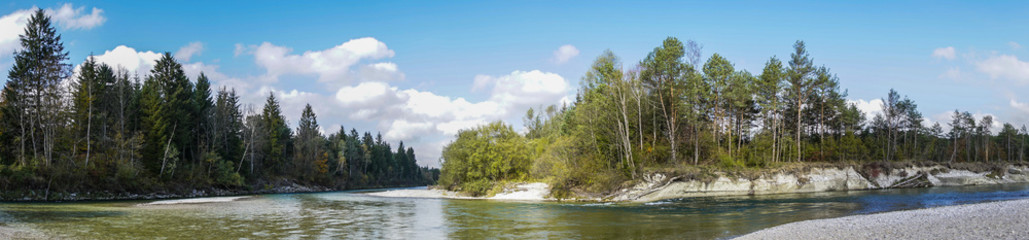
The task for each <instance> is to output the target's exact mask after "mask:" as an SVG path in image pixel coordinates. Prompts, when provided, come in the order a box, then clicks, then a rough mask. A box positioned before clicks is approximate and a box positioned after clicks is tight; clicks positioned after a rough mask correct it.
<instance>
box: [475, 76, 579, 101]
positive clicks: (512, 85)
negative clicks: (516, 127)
mask: <svg viewBox="0 0 1029 240" xmlns="http://www.w3.org/2000/svg"><path fill="white" fill-rule="evenodd" d="M492 82H493V95H492V97H490V100H491V101H494V102H497V103H498V104H501V105H509V106H523V107H531V106H536V105H540V104H553V103H556V102H557V101H558V100H560V99H561V98H562V97H565V96H567V95H569V90H570V89H569V86H570V85H569V84H568V82H567V81H565V79H564V78H562V77H561V76H560V75H557V74H555V73H545V72H541V71H539V70H532V71H528V72H524V71H514V72H511V74H508V75H505V76H501V77H495V78H493V79H492Z"/></svg>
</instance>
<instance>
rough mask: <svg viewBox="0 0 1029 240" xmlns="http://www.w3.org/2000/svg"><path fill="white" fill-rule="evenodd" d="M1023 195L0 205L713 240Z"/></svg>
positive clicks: (55, 227)
mask: <svg viewBox="0 0 1029 240" xmlns="http://www.w3.org/2000/svg"><path fill="white" fill-rule="evenodd" d="M1020 198H1029V185H1027V184H1016V185H994V186H969V187H936V188H923V189H894V190H877V191H852V192H826V193H813V194H784V195H766V196H738V197H708V198H690V199H678V200H668V201H660V202H651V203H561V202H503V201H488V200H451V199H418V198H385V197H375V196H368V195H364V194H361V193H359V192H331V193H304V194H271V195H258V196H252V197H248V198H243V199H239V200H236V201H231V202H216V203H201V204H164V205H149V204H147V203H151V202H153V201H115V202H76V203H0V226H7V227H13V228H26V229H29V228H31V229H35V230H34V231H40V232H42V233H43V234H46V235H48V236H51V237H59V238H71V239H154V238H160V237H167V238H169V239H266V238H273V239H344V238H345V239H446V238H453V239H484V238H490V239H492V238H505V239H509V238H514V239H541V238H559V239H569V238H574V239H583V238H585V239H606V238H613V239H625V238H645V239H667V238H672V239H684V238H685V239H712V238H728V237H732V236H738V235H741V234H746V233H749V232H753V231H757V230H760V229H763V228H767V227H772V226H776V225H781V224H785V223H790V222H795V221H801V220H808V219H818V218H832V217H839V216H846V215H854V214H867V213H875V212H884V211H896V210H904V209H916V208H926V207H936V206H945V205H954V204H965V203H976V202H984V201H998V200H1009V199H1020Z"/></svg>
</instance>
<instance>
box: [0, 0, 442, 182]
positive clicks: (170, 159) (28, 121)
mask: <svg viewBox="0 0 1029 240" xmlns="http://www.w3.org/2000/svg"><path fill="white" fill-rule="evenodd" d="M51 23H52V22H51V19H50V18H49V17H48V16H46V15H45V14H44V12H43V11H42V10H37V11H36V12H35V13H34V15H33V16H32V17H31V18H30V19H29V21H28V24H27V26H26V28H25V31H24V33H23V34H22V35H20V37H19V40H20V43H21V49H20V50H18V51H17V52H16V53H15V54H14V66H13V67H12V68H11V70H10V72H9V73H8V79H7V82H6V85H5V86H4V88H3V92H2V93H0V94H2V99H0V191H6V192H7V193H10V192H12V191H15V192H28V191H33V192H39V191H41V190H44V189H46V190H47V191H49V192H54V191H62V192H86V191H108V192H132V193H145V192H148V191H188V190H191V189H202V188H223V189H224V188H227V189H254V188H267V187H271V186H274V185H276V184H278V183H282V182H290V183H297V184H301V185H308V186H322V187H325V188H329V189H343V188H361V187H374V186H401V185H414V184H429V183H432V182H434V179H435V178H436V176H434V175H438V170H434V169H427V168H422V167H419V166H418V165H417V161H416V159H415V153H414V150H413V149H412V148H405V146H404V144H403V143H400V144H398V146H397V147H396V148H393V147H391V146H390V144H389V143H387V142H385V141H383V139H382V136H381V135H377V136H376V137H374V138H373V137H372V134H371V133H367V132H366V133H364V134H363V135H359V134H358V132H357V130H353V129H352V130H350V131H349V133H348V132H346V130H345V129H344V128H342V127H341V128H340V129H339V130H338V132H334V133H332V134H330V135H329V136H328V137H326V136H323V135H322V134H321V133H320V131H319V125H318V122H317V120H316V116H315V113H314V112H313V111H312V110H311V106H310V105H308V106H306V107H305V108H304V111H303V114H302V116H301V118H300V122H299V124H298V127H297V129H296V130H295V131H294V130H293V129H290V128H289V127H288V126H287V121H286V119H285V117H283V116H282V112H281V110H280V108H279V103H278V101H277V100H276V99H275V96H274V95H273V94H269V96H268V98H267V101H266V102H265V105H264V107H263V109H261V110H259V111H255V110H254V108H253V107H252V106H248V107H244V106H243V105H241V103H240V98H239V96H238V95H236V92H235V90H230V89H226V88H224V87H223V88H221V89H219V90H217V91H216V92H212V89H210V88H211V83H210V82H209V80H208V78H207V77H206V76H205V75H204V74H203V73H201V74H200V76H198V77H197V78H196V81H195V84H194V82H193V81H190V79H189V78H188V77H187V76H186V75H185V73H184V72H183V68H182V65H180V64H179V63H178V62H176V61H175V59H173V58H172V56H171V54H169V53H165V54H164V55H163V56H162V57H161V58H160V60H157V62H156V64H155V65H154V68H153V70H151V71H150V73H149V74H147V75H146V76H145V77H143V80H142V81H141V80H140V78H139V76H130V73H129V72H128V71H127V70H124V69H115V68H113V67H111V66H108V65H106V64H102V63H97V62H96V61H95V60H94V59H93V57H90V58H88V59H86V61H85V62H84V63H83V64H82V65H80V67H79V68H78V69H77V72H76V74H72V73H73V69H72V65H71V64H69V63H68V62H67V61H68V53H67V52H65V50H64V46H63V43H62V41H61V36H60V34H58V33H57V32H56V31H55V29H54V28H53V27H52V26H51Z"/></svg>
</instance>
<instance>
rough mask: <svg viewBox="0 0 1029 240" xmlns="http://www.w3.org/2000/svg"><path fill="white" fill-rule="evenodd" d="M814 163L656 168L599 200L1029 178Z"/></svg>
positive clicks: (1009, 170)
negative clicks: (744, 170)
mask: <svg viewBox="0 0 1029 240" xmlns="http://www.w3.org/2000/svg"><path fill="white" fill-rule="evenodd" d="M906 165H907V166H884V165H881V164H866V165H860V166H830V167H809V168H803V169H794V170H790V171H786V170H780V171H776V172H764V173H757V174H751V175H749V176H748V175H743V174H729V173H725V172H714V173H713V174H711V175H710V176H708V177H706V178H697V177H691V176H684V175H670V174H662V173H653V174H648V175H645V176H644V177H643V179H642V181H639V182H638V183H636V184H634V185H632V186H631V187H626V188H622V189H620V190H618V191H616V192H614V193H613V194H610V195H608V196H606V197H603V198H594V199H584V200H595V201H633V202H651V201H658V200H664V199H674V198H686V197H708V196H730V195H758V194H781V193H809V192H826V191H847V190H871V189H887V188H913V187H932V186H964V185H981V184H1004V183H1023V182H1029V175H1027V172H1029V167H1026V166H1022V165H992V166H986V167H984V166H980V165H969V166H958V167H952V166H945V165H939V164H937V165H921V166H919V165H915V164H906Z"/></svg>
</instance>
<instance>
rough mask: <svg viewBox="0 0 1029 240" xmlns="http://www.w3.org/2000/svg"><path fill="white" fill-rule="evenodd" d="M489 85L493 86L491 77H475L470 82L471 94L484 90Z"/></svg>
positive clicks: (481, 75)
mask: <svg viewBox="0 0 1029 240" xmlns="http://www.w3.org/2000/svg"><path fill="white" fill-rule="evenodd" d="M490 84H493V77H490V76H489V75H483V74H479V75H475V78H474V79H473V80H472V92H477V91H479V90H482V89H486V87H489V86H490Z"/></svg>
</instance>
